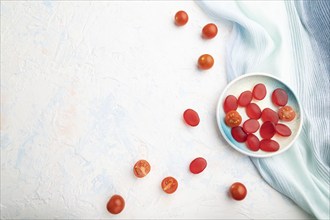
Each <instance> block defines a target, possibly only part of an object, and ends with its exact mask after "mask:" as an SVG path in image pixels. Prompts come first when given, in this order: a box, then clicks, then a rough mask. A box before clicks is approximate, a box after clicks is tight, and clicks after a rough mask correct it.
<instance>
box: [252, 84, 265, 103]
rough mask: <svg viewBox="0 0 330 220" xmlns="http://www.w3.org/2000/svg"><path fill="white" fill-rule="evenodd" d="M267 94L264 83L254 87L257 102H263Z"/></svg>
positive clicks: (253, 92)
mask: <svg viewBox="0 0 330 220" xmlns="http://www.w3.org/2000/svg"><path fill="white" fill-rule="evenodd" d="M266 93H267V90H266V86H265V85H264V84H262V83H259V84H257V85H255V86H254V88H253V90H252V94H253V97H254V98H255V99H257V100H262V99H264V98H265V96H266Z"/></svg>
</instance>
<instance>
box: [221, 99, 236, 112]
mask: <svg viewBox="0 0 330 220" xmlns="http://www.w3.org/2000/svg"><path fill="white" fill-rule="evenodd" d="M237 107H238V104H237V99H236V97H235V96H233V95H229V96H227V97H226V99H225V102H224V103H223V109H224V110H225V112H226V113H227V112H230V111H231V110H236V109H237Z"/></svg>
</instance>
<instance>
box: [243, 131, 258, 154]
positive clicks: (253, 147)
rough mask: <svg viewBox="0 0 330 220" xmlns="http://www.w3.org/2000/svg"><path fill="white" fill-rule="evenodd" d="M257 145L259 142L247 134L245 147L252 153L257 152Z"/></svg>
mask: <svg viewBox="0 0 330 220" xmlns="http://www.w3.org/2000/svg"><path fill="white" fill-rule="evenodd" d="M259 144H260V141H259V139H258V137H257V136H255V135H254V134H249V135H248V136H247V138H246V146H247V147H248V148H249V149H250V150H252V151H257V150H259Z"/></svg>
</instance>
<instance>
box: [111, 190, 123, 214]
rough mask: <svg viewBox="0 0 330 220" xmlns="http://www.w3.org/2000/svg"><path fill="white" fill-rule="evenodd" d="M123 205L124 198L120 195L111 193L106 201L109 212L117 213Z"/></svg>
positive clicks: (121, 209)
mask: <svg viewBox="0 0 330 220" xmlns="http://www.w3.org/2000/svg"><path fill="white" fill-rule="evenodd" d="M124 207H125V200H124V199H123V197H121V196H120V195H113V196H112V197H111V198H110V200H109V202H108V203H107V210H108V211H109V212H110V213H111V214H114V215H116V214H119V213H121V211H123V209H124Z"/></svg>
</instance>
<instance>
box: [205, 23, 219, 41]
mask: <svg viewBox="0 0 330 220" xmlns="http://www.w3.org/2000/svg"><path fill="white" fill-rule="evenodd" d="M217 33H218V27H217V26H216V25H215V24H213V23H210V24H207V25H205V26H204V27H203V30H202V36H203V38H205V39H211V38H214V37H215V36H216V35H217Z"/></svg>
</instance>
